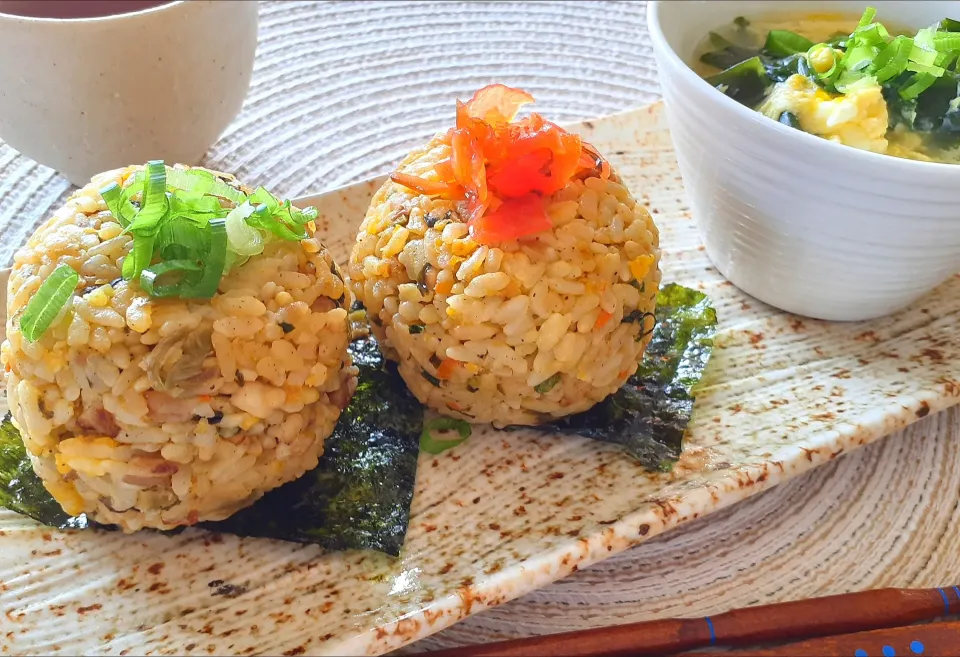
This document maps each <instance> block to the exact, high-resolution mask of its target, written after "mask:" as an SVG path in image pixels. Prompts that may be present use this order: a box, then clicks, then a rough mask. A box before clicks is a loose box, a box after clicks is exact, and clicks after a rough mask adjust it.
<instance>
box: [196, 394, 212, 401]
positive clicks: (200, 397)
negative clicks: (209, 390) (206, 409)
mask: <svg viewBox="0 0 960 657" xmlns="http://www.w3.org/2000/svg"><path fill="white" fill-rule="evenodd" d="M197 399H199V400H200V401H202V402H208V401H210V400H211V399H213V397H211V396H210V395H200V396H199V397H197Z"/></svg>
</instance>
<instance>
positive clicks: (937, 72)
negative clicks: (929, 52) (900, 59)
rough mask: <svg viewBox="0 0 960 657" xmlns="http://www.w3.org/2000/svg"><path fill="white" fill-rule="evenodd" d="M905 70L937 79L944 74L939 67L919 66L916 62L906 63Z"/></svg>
mask: <svg viewBox="0 0 960 657" xmlns="http://www.w3.org/2000/svg"><path fill="white" fill-rule="evenodd" d="M907 70H908V71H913V72H914V73H929V74H930V75H932V76H934V77H938V78H939V77H940V76H942V75H943V74H944V73H945V71H944V70H943V69H942V68H941V67H939V66H932V65H928V64H920V63H917V62H907Z"/></svg>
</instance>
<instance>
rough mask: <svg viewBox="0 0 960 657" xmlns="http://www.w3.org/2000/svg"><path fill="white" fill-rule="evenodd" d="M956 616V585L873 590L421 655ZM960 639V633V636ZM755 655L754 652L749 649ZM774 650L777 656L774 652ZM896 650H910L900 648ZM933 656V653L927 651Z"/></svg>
mask: <svg viewBox="0 0 960 657" xmlns="http://www.w3.org/2000/svg"><path fill="white" fill-rule="evenodd" d="M956 613H960V587H957V586H949V587H943V588H935V589H877V590H873V591H863V592H859V593H845V594H842V595H832V596H827V597H822V598H811V599H807V600H797V601H794V602H782V603H778V604H772V605H763V606H757V607H746V608H743V609H735V610H733V611H728V612H725V613H722V614H718V615H716V616H713V617H708V618H676V619H665V620H657V621H650V622H645V623H631V624H627V625H614V626H611V627H601V628H593V629H589V630H582V631H579V632H566V633H563V634H548V635H544V636H537V637H530V638H526V639H517V640H513V641H502V642H498V643H490V644H484V645H475V646H463V647H460V648H455V649H451V650H439V651H434V652H427V653H423V655H424V656H427V655H430V656H431V657H554V656H557V657H559V656H560V655H563V656H565V657H628V656H631V655H663V654H669V653H678V652H683V651H689V650H695V649H698V648H707V647H710V646H743V645H756V644H762V643H768V642H774V641H790V640H799V639H808V638H811V637H823V636H831V635H838V634H851V633H854V632H864V631H868V630H877V629H883V628H891V627H901V626H904V625H910V624H911V623H916V622H919V621H924V620H932V619H935V618H940V617H943V616H949V615H952V614H956ZM957 642H958V643H960V637H958V638H957ZM751 654H752V653H751ZM771 654H778V653H771ZM897 654H898V655H900V654H910V653H903V652H898V653H897ZM928 654H930V653H928Z"/></svg>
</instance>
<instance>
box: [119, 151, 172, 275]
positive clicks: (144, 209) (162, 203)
mask: <svg viewBox="0 0 960 657" xmlns="http://www.w3.org/2000/svg"><path fill="white" fill-rule="evenodd" d="M168 209H169V204H168V201H167V168H166V167H165V166H164V165H163V162H162V161H160V160H153V161H151V162H147V175H146V178H145V179H144V184H143V198H142V200H141V201H140V211H139V212H138V213H137V216H136V217H135V218H134V220H133V221H132V222H130V225H129V226H127V230H128V231H129V232H131V233H134V234H136V233H142V234H152V233H155V232H156V231H157V229H158V228H159V223H160V219H162V218H163V215H164V214H166V212H167V210H168ZM138 273H139V272H138Z"/></svg>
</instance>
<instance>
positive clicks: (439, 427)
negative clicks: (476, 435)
mask: <svg viewBox="0 0 960 657" xmlns="http://www.w3.org/2000/svg"><path fill="white" fill-rule="evenodd" d="M434 431H456V432H457V433H458V434H460V437H459V438H454V439H452V440H443V439H437V438H434V437H433V432H434ZM472 431H473V430H472V429H471V428H470V425H469V424H468V423H466V422H464V421H463V420H455V419H454V418H452V417H438V418H434V419H432V420H430V421H429V422H426V423H425V424H424V425H423V433H421V434H420V449H421V450H423V451H424V452H426V453H427V454H439V453H440V452H443V451H445V450H448V449H451V448H453V447H456V446H457V445H459V444H460V443H462V442H463V441H465V440H466V439H467V438H469V437H470V434H471V432H472Z"/></svg>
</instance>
